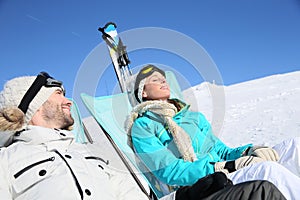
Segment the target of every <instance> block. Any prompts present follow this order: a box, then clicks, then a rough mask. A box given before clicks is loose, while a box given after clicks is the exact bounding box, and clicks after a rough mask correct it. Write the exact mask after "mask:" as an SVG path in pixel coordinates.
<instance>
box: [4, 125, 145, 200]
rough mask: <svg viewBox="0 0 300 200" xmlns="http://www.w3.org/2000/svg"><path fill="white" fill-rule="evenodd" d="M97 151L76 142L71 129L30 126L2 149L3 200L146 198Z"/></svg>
mask: <svg viewBox="0 0 300 200" xmlns="http://www.w3.org/2000/svg"><path fill="white" fill-rule="evenodd" d="M99 148H101V147H99V146H96V145H93V144H78V143H75V140H74V136H73V133H72V132H70V131H65V130H54V129H48V128H43V127H37V126H28V128H27V129H26V130H24V131H22V132H20V133H19V134H17V135H15V136H14V142H13V143H12V144H11V145H9V146H8V147H2V148H1V150H0V197H1V199H5V200H11V199H15V200H21V199H22V200H25V199H26V200H28V199H30V200H36V199H39V200H40V199H43V200H44V199H55V200H68V199H70V200H76V199H78V200H79V199H84V200H88V199H93V200H95V199H105V200H117V199H146V198H145V197H146V196H145V195H143V194H142V193H141V192H137V191H135V189H134V188H133V187H130V185H128V184H127V183H126V180H127V178H126V176H124V173H123V174H122V176H120V175H118V172H116V171H113V170H111V169H110V168H109V161H108V160H106V159H105V158H102V157H101V154H100V153H99ZM97 151H98V153H97ZM136 190H138V189H136Z"/></svg>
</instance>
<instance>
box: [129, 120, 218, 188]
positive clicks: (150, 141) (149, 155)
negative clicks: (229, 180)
mask: <svg viewBox="0 0 300 200" xmlns="http://www.w3.org/2000/svg"><path fill="white" fill-rule="evenodd" d="M154 124H155V125H154ZM161 129H164V128H163V125H162V124H161V123H158V122H154V121H151V120H150V119H148V118H145V117H142V118H138V119H137V120H136V121H135V123H134V125H133V127H132V131H131V133H132V143H133V146H134V149H135V151H136V153H137V154H138V156H139V157H140V158H141V159H142V160H143V161H144V163H145V164H146V165H147V167H148V168H149V169H150V170H151V171H152V172H153V173H154V175H156V176H157V177H158V178H159V179H160V180H161V181H162V182H164V183H166V184H168V185H180V186H184V185H191V184H193V183H195V182H196V181H197V180H198V179H199V178H201V177H204V176H205V175H207V174H210V173H213V172H214V167H213V164H211V163H210V162H211V161H212V160H211V159H212V158H211V157H210V156H209V155H206V156H203V157H201V159H198V160H197V161H194V162H188V161H184V160H183V159H181V158H179V157H178V156H175V155H174V154H173V153H172V152H171V151H170V150H169V149H168V147H167V145H166V146H165V145H164V144H162V143H161V141H160V140H159V139H158V137H157V135H158V134H159V132H158V130H161Z"/></svg>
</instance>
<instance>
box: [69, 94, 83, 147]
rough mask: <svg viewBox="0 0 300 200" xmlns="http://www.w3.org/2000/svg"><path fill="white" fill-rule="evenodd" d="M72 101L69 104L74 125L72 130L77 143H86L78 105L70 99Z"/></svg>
mask: <svg viewBox="0 0 300 200" xmlns="http://www.w3.org/2000/svg"><path fill="white" fill-rule="evenodd" d="M70 100H71V101H72V103H73V104H72V106H71V115H72V117H73V118H74V125H73V129H72V132H73V133H74V135H75V140H76V142H78V143H86V142H87V138H86V135H85V132H84V128H83V124H82V119H81V115H80V112H79V109H78V106H77V104H76V102H75V101H74V100H73V99H70Z"/></svg>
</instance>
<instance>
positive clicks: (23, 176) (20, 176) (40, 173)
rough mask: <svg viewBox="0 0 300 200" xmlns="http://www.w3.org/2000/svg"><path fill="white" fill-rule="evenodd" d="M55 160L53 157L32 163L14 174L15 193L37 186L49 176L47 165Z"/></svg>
mask: <svg viewBox="0 0 300 200" xmlns="http://www.w3.org/2000/svg"><path fill="white" fill-rule="evenodd" d="M54 160H55V157H54V156H51V157H49V158H46V159H43V160H39V161H36V162H33V163H31V164H29V165H27V166H25V167H24V168H22V169H21V170H19V171H17V172H16V173H14V175H13V176H14V184H13V185H14V188H15V191H16V192H17V193H19V192H22V191H24V190H26V189H27V188H29V187H31V186H33V185H35V184H37V183H38V182H40V181H41V180H43V179H45V178H47V177H49V176H50V172H49V171H50V168H49V164H51V163H53V162H54Z"/></svg>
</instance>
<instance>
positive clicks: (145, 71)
mask: <svg viewBox="0 0 300 200" xmlns="http://www.w3.org/2000/svg"><path fill="white" fill-rule="evenodd" d="M154 72H158V73H160V74H162V75H163V76H165V72H164V71H163V70H161V69H159V68H157V67H155V66H154V65H149V66H148V67H145V68H144V69H142V70H141V71H140V73H139V76H140V77H139V78H140V80H141V79H144V78H147V77H148V76H150V75H151V74H153V73H154Z"/></svg>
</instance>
